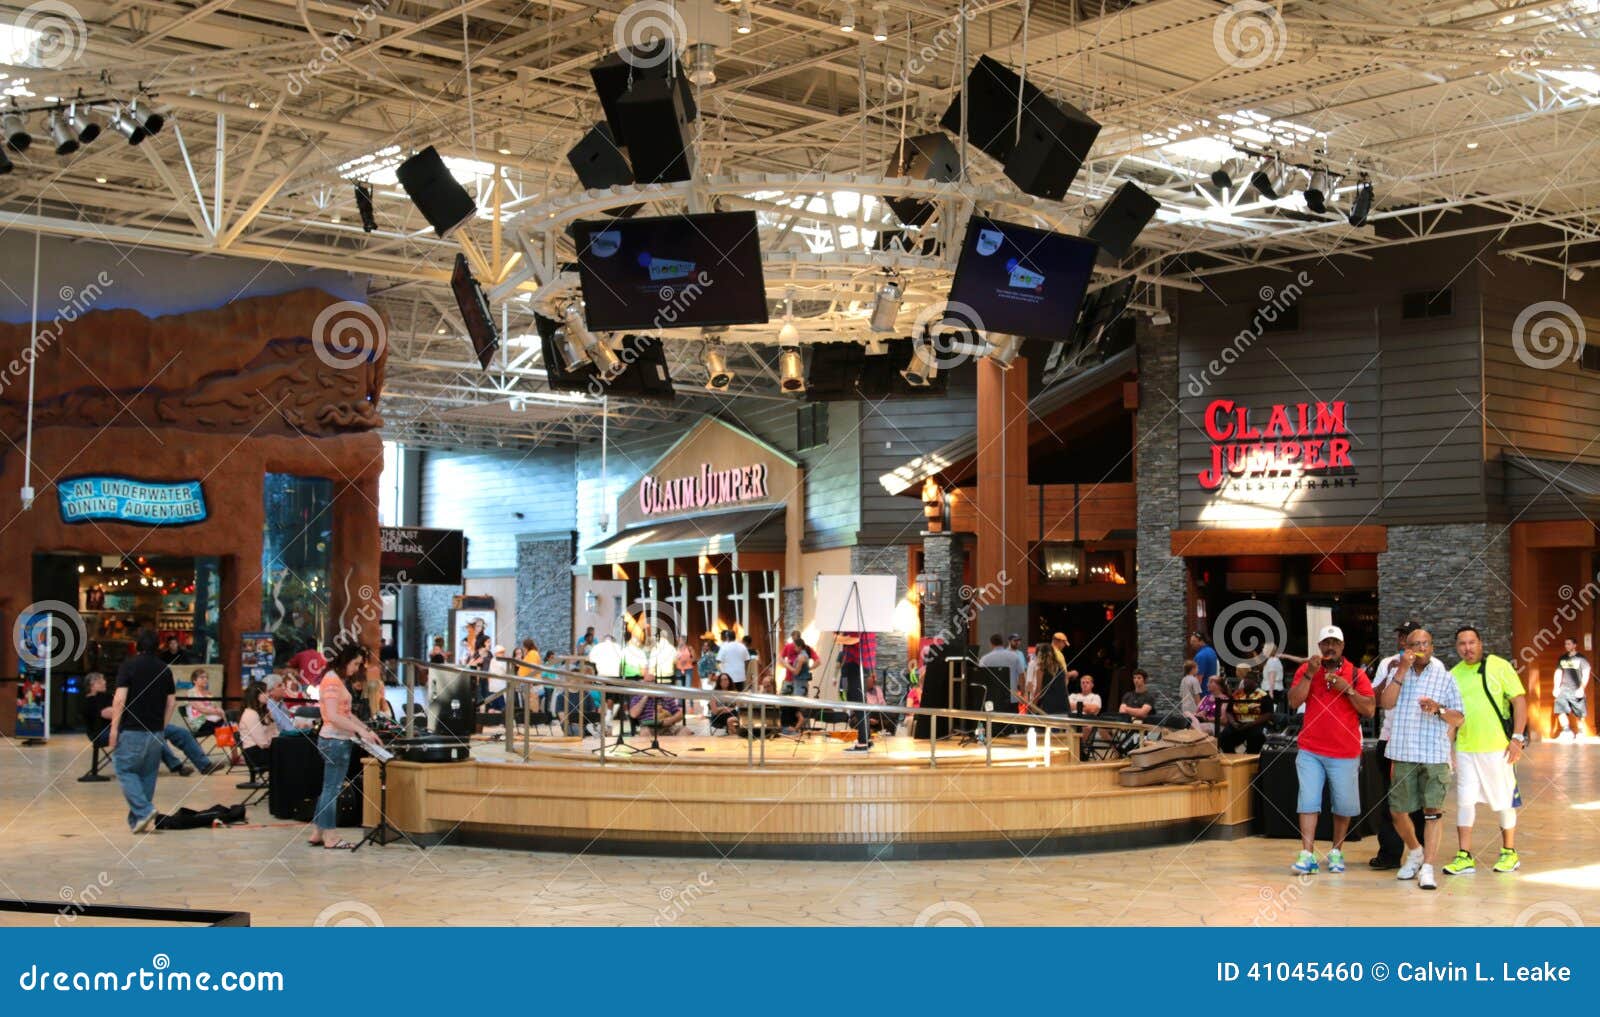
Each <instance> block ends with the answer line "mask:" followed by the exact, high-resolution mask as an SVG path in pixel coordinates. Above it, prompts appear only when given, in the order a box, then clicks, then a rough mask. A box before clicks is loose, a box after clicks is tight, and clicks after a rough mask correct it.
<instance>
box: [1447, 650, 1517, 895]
mask: <svg viewBox="0 0 1600 1017" xmlns="http://www.w3.org/2000/svg"><path fill="white" fill-rule="evenodd" d="M1456 656H1458V657H1460V658H1461V662H1460V663H1459V664H1457V665H1456V666H1455V667H1453V668H1451V669H1450V676H1451V677H1452V678H1454V679H1455V680H1456V687H1457V688H1459V689H1460V690H1461V702H1462V709H1463V712H1464V713H1465V714H1466V720H1464V721H1462V723H1461V726H1460V727H1459V728H1458V729H1457V730H1456V813H1457V816H1456V838H1457V840H1458V841H1459V842H1460V843H1459V846H1458V847H1457V849H1456V856H1455V858H1453V859H1451V860H1450V861H1449V862H1448V863H1446V864H1445V867H1444V871H1445V872H1447V873H1449V874H1450V875H1452V876H1464V875H1466V874H1467V873H1469V872H1476V871H1477V863H1476V862H1475V861H1474V859H1473V856H1472V824H1473V821H1474V820H1476V819H1477V815H1478V803H1479V802H1482V803H1483V804H1485V805H1487V806H1489V808H1491V809H1493V810H1494V813H1495V815H1496V816H1497V817H1498V818H1499V820H1500V857H1499V859H1498V860H1497V861H1496V862H1495V863H1494V871H1496V872H1500V873H1506V872H1515V871H1517V870H1518V869H1520V868H1521V867H1522V859H1521V858H1519V857H1518V856H1517V847H1516V839H1517V810H1516V807H1515V805H1516V797H1517V774H1516V770H1515V769H1514V768H1515V766H1516V765H1517V760H1519V759H1521V758H1522V750H1523V749H1525V748H1526V747H1527V745H1528V733H1527V732H1528V693H1527V690H1526V689H1524V688H1523V687H1522V679H1521V678H1519V677H1517V669H1516V668H1514V667H1512V666H1511V662H1510V661H1508V660H1506V659H1505V658H1504V657H1498V656H1495V655H1494V654H1492V653H1487V654H1486V653H1485V652H1484V649H1483V637H1482V636H1480V635H1479V634H1478V630H1477V629H1475V628H1473V627H1472V626H1471V625H1463V626H1461V628H1459V629H1457V630H1456Z"/></svg>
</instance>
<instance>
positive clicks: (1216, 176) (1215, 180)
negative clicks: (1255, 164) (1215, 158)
mask: <svg viewBox="0 0 1600 1017" xmlns="http://www.w3.org/2000/svg"><path fill="white" fill-rule="evenodd" d="M1249 173H1250V163H1249V162H1247V161H1245V160H1244V159H1229V160H1228V161H1227V162H1225V163H1223V164H1222V165H1221V166H1218V167H1217V168H1216V169H1214V170H1212V171H1211V182H1212V184H1214V185H1216V186H1217V187H1227V188H1230V189H1231V188H1234V187H1238V186H1239V185H1240V184H1242V183H1244V181H1245V180H1247V179H1248V178H1249Z"/></svg>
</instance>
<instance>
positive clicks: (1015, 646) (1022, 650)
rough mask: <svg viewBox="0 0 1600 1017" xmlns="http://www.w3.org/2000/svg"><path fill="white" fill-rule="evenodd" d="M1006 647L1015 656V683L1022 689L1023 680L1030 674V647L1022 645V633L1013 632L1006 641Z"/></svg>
mask: <svg viewBox="0 0 1600 1017" xmlns="http://www.w3.org/2000/svg"><path fill="white" fill-rule="evenodd" d="M1006 649H1007V650H1010V651H1011V656H1012V657H1013V658H1014V660H1013V661H1012V670H1013V671H1014V672H1015V673H1016V679H1015V685H1016V687H1017V688H1018V689H1019V690H1020V689H1021V688H1022V680H1023V679H1024V678H1025V677H1026V676H1027V674H1028V648H1027V647H1026V646H1023V645H1022V633H1020V632H1013V633H1011V638H1010V639H1008V640H1007V641H1006Z"/></svg>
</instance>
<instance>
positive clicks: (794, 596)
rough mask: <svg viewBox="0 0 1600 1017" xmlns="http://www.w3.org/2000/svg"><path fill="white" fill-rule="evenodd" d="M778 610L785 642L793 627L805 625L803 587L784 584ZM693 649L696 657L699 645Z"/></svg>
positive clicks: (779, 625) (804, 595)
mask: <svg viewBox="0 0 1600 1017" xmlns="http://www.w3.org/2000/svg"><path fill="white" fill-rule="evenodd" d="M778 611H779V613H778V627H779V630H780V631H781V632H782V634H783V635H782V638H783V640H784V641H785V642H787V641H788V639H789V633H791V632H793V631H794V630H795V629H803V628H805V627H806V591H805V587H803V586H785V587H784V588H783V596H782V599H781V600H780V601H779V608H778ZM694 650H695V656H696V657H698V656H699V654H700V647H699V646H696V647H695V648H694Z"/></svg>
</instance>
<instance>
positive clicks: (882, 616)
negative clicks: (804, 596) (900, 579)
mask: <svg viewBox="0 0 1600 1017" xmlns="http://www.w3.org/2000/svg"><path fill="white" fill-rule="evenodd" d="M894 609H895V578H894V576H822V575H819V576H817V611H816V615H815V618H816V623H815V624H816V627H817V631H819V632H892V631H894Z"/></svg>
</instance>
